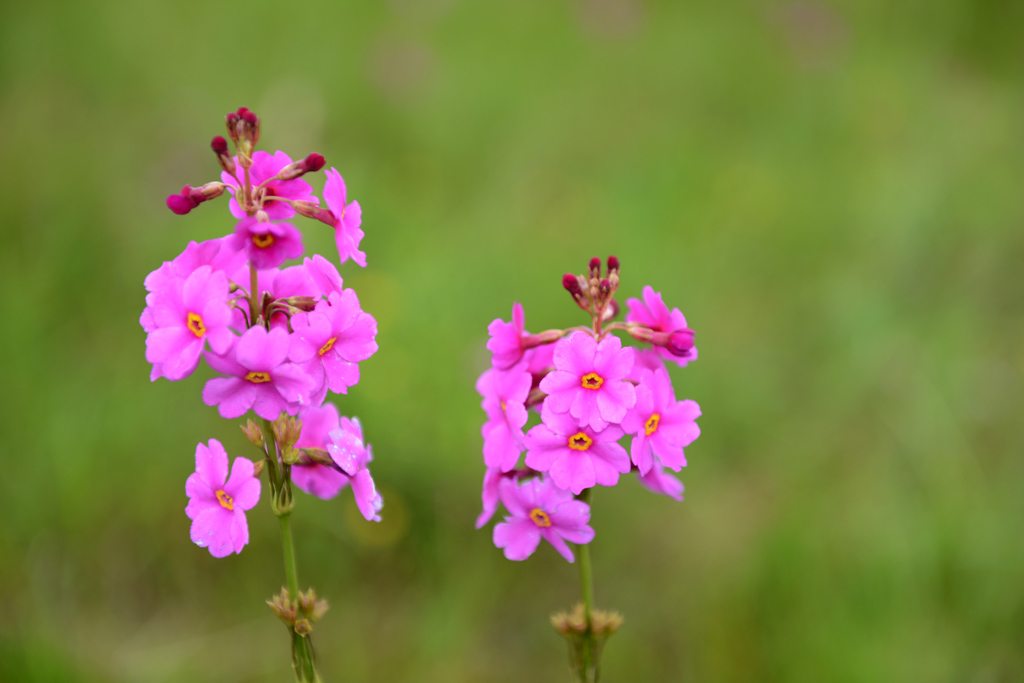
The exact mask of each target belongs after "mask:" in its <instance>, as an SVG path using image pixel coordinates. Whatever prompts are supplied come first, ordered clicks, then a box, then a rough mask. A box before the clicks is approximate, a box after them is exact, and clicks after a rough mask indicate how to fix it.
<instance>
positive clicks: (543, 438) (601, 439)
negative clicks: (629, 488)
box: [525, 399, 630, 493]
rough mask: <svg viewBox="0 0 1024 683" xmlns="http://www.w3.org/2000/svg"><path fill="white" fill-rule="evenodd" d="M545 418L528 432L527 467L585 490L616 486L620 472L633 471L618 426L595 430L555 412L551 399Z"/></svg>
mask: <svg viewBox="0 0 1024 683" xmlns="http://www.w3.org/2000/svg"><path fill="white" fill-rule="evenodd" d="M548 400H550V399H548ZM541 419H543V420H544V422H543V423H542V424H539V425H537V426H536V427H534V428H533V429H531V430H530V431H529V433H528V434H527V435H526V439H525V442H526V449H527V450H526V466H527V467H529V468H532V469H535V470H537V471H538V472H547V473H548V474H549V476H550V477H551V479H552V481H554V483H555V485H556V486H558V487H559V488H563V489H569V490H570V491H572V492H573V493H581V492H582V491H583V489H588V488H590V487H592V486H594V485H596V484H601V485H602V486H615V484H617V483H618V481H619V475H620V474H625V473H627V472H629V469H630V465H629V456H628V455H627V454H626V449H625V448H623V447H622V446H621V445H619V443H618V440H619V439H621V438H622V430H621V429H619V428H618V427H616V426H609V427H606V428H605V429H603V430H601V431H600V432H595V431H594V430H593V429H591V428H590V427H583V426H582V425H580V423H579V422H577V421H576V420H575V419H574V418H573V417H572V416H571V415H569V414H567V413H555V412H552V411H551V410H550V409H548V406H547V401H545V402H544V407H543V408H542V410H541Z"/></svg>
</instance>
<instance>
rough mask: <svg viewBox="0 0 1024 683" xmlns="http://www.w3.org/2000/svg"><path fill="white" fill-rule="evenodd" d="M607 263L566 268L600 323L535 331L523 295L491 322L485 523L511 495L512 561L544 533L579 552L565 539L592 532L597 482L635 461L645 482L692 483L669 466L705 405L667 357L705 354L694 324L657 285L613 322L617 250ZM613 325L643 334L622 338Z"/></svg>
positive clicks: (565, 550)
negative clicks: (626, 341) (683, 396)
mask: <svg viewBox="0 0 1024 683" xmlns="http://www.w3.org/2000/svg"><path fill="white" fill-rule="evenodd" d="M601 266H602V264H601V261H600V260H599V259H592V260H591V262H590V264H589V268H588V273H587V275H580V276H575V275H571V274H569V275H566V276H565V277H564V278H563V285H564V286H565V288H566V289H567V290H568V291H569V293H570V294H571V295H572V297H573V299H574V301H575V302H576V303H577V305H578V306H579V307H580V308H582V309H583V310H584V311H586V312H588V313H589V314H590V317H591V322H592V324H591V326H589V327H573V328H569V329H565V330H548V331H546V332H541V333H540V334H536V335H531V334H530V333H529V332H527V331H526V330H525V319H524V315H523V309H522V306H520V305H519V304H518V303H516V304H514V305H513V307H512V320H511V322H505V321H503V320H500V319H499V320H495V321H494V322H492V323H491V324H490V326H489V327H488V332H489V333H490V340H489V341H488V343H487V348H488V349H489V350H490V351H491V352H492V359H491V360H492V366H491V367H490V368H489V369H487V370H486V371H485V372H484V373H483V374H482V375H481V376H480V379H479V380H478V381H477V385H476V388H477V391H478V392H479V393H480V395H481V396H482V397H483V402H482V407H483V409H484V412H485V413H486V414H487V421H486V422H485V423H484V425H483V427H482V428H481V433H482V435H483V441H484V445H483V456H484V465H485V466H486V467H487V471H486V473H485V475H484V486H483V494H482V499H483V507H484V509H483V512H482V514H481V515H480V517H479V518H478V519H477V524H476V526H477V528H480V527H482V526H483V525H484V524H486V523H487V522H488V520H490V519H491V517H492V516H493V515H494V514H495V512H496V511H497V509H498V505H499V503H500V504H501V505H503V506H504V508H505V509H506V511H507V512H508V513H509V516H508V517H506V518H505V520H504V521H503V522H501V523H499V524H497V525H496V526H495V528H494V543H495V545H496V546H498V547H499V548H503V549H504V551H505V556H506V557H507V558H508V559H510V560H523V559H526V558H527V557H529V556H530V555H531V554H532V553H533V551H534V550H535V549H536V548H537V545H538V543H539V542H540V539H541V538H543V539H545V540H547V541H548V542H549V543H551V545H552V546H554V547H555V549H556V550H557V551H558V552H559V553H560V554H561V555H562V556H563V557H565V559H567V560H568V561H569V562H572V561H573V559H574V557H573V553H572V551H571V550H570V549H569V547H568V546H567V545H566V543H565V541H570V542H572V543H577V544H585V543H589V542H590V540H591V539H593V537H594V531H593V529H591V527H590V526H588V522H589V519H590V508H589V505H588V504H587V502H586V500H587V499H588V498H589V496H588V490H589V489H590V488H592V487H594V486H597V485H601V486H615V485H616V484H617V483H618V482H619V477H620V475H623V474H627V473H629V472H631V471H633V472H636V474H637V476H638V478H639V481H640V483H641V484H642V485H643V486H644V487H645V488H647V489H649V490H651V491H653V492H655V493H659V494H663V495H667V496H670V497H672V498H674V499H676V500H680V501H681V500H682V499H683V496H682V493H683V484H682V482H680V481H679V479H677V478H676V477H675V476H673V475H672V474H669V473H668V472H667V471H666V470H672V471H674V472H678V471H680V470H681V469H682V468H683V467H685V466H686V457H685V455H684V452H683V449H684V448H685V447H686V446H689V445H690V444H691V443H693V441H694V440H695V439H696V438H697V437H698V436H699V435H700V429H699V427H698V426H697V422H696V420H697V418H698V417H699V416H700V414H701V413H700V408H699V406H698V405H697V404H696V403H695V402H694V401H691V400H682V401H680V400H676V395H675V390H674V388H673V386H672V380H671V378H670V376H669V373H668V370H667V368H666V366H665V361H666V360H668V361H670V362H674V363H676V364H677V365H679V366H683V367H685V365H686V364H687V363H688V362H690V361H692V360H694V359H695V358H696V357H697V350H696V348H695V347H694V346H693V337H694V335H693V331H692V330H690V329H689V328H688V327H686V319H685V318H684V317H683V315H682V313H680V312H679V309H671V310H669V308H668V307H667V306H666V305H665V304H664V303H663V302H662V299H661V294H658V293H656V292H654V290H652V289H651V288H650V287H645V288H644V290H643V297H644V298H643V300H642V301H641V300H639V299H629V300H628V301H627V302H626V303H627V306H628V309H629V311H628V313H627V315H626V320H625V322H615V321H614V319H615V317H616V315H617V313H618V311H619V306H618V303H617V302H616V301H615V299H614V298H613V297H614V294H615V292H616V291H617V289H618V285H619V270H620V267H619V261H618V259H617V258H615V257H614V256H612V257H609V259H608V265H607V270H606V273H605V275H604V276H603V277H602V274H601ZM614 331H622V332H625V333H627V334H629V335H630V337H632V338H633V339H634V340H636V341H639V342H642V343H644V344H645V345H644V346H641V347H623V345H622V341H621V340H620V339H619V337H617V336H615V335H614V334H612V332H614ZM531 411H532V414H533V416H534V417H533V418H531ZM531 420H533V422H534V423H535V424H534V425H533V426H532V427H528V425H529V424H530V422H531ZM624 437H628V438H629V450H628V451H627V450H626V447H625V446H623V444H622V443H620V441H622V440H623V439H624ZM523 453H525V459H524V461H523V465H524V466H520V459H521V457H522V455H523Z"/></svg>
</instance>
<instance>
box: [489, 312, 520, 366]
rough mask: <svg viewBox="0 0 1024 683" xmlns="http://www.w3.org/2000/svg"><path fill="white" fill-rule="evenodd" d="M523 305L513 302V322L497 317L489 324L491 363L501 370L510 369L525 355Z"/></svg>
mask: <svg viewBox="0 0 1024 683" xmlns="http://www.w3.org/2000/svg"><path fill="white" fill-rule="evenodd" d="M525 323H526V319H525V316H524V315H523V305H522V304H520V303H519V302H518V301H517V302H516V303H514V304H512V322H505V321H504V320H502V319H501V318H495V319H494V320H493V321H492V322H491V324H490V325H488V326H487V332H488V334H490V335H491V338H490V339H489V340H487V348H488V349H489V350H490V351H491V353H492V354H493V355H492V356H491V364H492V365H493V366H494V367H496V368H497V369H499V370H508V369H509V368H510V367H512V366H513V365H515V364H516V363H518V362H519V360H520V359H521V358H522V357H523V351H524V350H525V349H524V347H523V332H524V330H523V325H524V324H525Z"/></svg>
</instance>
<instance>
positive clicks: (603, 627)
mask: <svg viewBox="0 0 1024 683" xmlns="http://www.w3.org/2000/svg"><path fill="white" fill-rule="evenodd" d="M623 621H625V619H623V618H622V615H621V614H619V613H618V612H602V611H601V610H594V611H593V612H592V613H591V615H590V628H591V630H592V631H593V632H594V635H596V636H605V637H606V638H607V637H608V636H610V635H612V634H614V633H615V632H617V631H618V630H619V629H620V628H622V623H623Z"/></svg>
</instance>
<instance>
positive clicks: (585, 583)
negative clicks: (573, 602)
mask: <svg viewBox="0 0 1024 683" xmlns="http://www.w3.org/2000/svg"><path fill="white" fill-rule="evenodd" d="M590 491H591V489H586V490H584V491H583V492H582V493H581V494H580V500H582V501H583V502H584V503H586V504H588V505H589V504H590ZM576 552H577V554H578V556H579V563H580V586H581V588H582V590H583V618H584V619H585V620H586V624H587V630H586V632H585V633H584V636H583V637H584V643H583V667H584V669H583V675H584V680H586V681H589V680H590V678H589V677H590V672H591V671H594V672H595V675H596V671H597V662H595V661H594V633H593V621H592V618H591V615H592V614H593V612H594V572H593V567H592V566H591V564H590V544H585V545H577V546H576Z"/></svg>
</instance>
